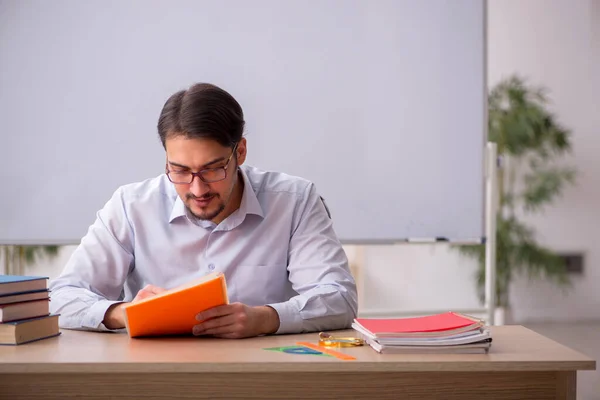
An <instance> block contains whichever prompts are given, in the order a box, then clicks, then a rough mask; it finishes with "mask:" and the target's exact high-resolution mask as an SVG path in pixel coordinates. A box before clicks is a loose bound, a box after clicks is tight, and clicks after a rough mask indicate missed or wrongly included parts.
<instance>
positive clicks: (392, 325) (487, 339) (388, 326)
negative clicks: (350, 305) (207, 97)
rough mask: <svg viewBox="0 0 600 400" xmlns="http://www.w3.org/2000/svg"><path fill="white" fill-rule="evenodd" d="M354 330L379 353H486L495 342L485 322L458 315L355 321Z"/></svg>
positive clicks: (449, 313) (447, 314)
mask: <svg viewBox="0 0 600 400" xmlns="http://www.w3.org/2000/svg"><path fill="white" fill-rule="evenodd" d="M352 328H354V330H356V331H357V332H358V333H360V334H361V336H362V337H363V338H364V339H365V341H366V342H367V343H368V344H369V345H370V346H371V347H372V348H373V349H374V350H375V351H377V352H379V353H405V354H411V353H413V354H417V353H423V354H426V353H433V354H444V353H457V354H465V353H487V352H488V350H489V349H490V346H491V342H492V337H491V334H490V330H489V329H488V327H486V326H485V324H484V323H483V321H481V320H479V319H476V318H473V317H470V316H468V315H464V314H460V313H455V312H447V313H442V314H436V315H428V316H424V317H414V318H396V319H368V318H356V319H355V320H354V323H353V324H352Z"/></svg>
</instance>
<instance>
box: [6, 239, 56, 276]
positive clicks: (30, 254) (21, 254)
mask: <svg viewBox="0 0 600 400" xmlns="http://www.w3.org/2000/svg"><path fill="white" fill-rule="evenodd" d="M58 250H59V246H20V245H6V246H0V255H1V256H0V259H2V261H3V262H4V265H3V269H4V271H3V274H5V275H24V274H25V267H26V266H28V265H32V264H34V263H35V262H36V261H39V260H41V259H43V258H49V259H53V258H54V257H56V256H57V255H58Z"/></svg>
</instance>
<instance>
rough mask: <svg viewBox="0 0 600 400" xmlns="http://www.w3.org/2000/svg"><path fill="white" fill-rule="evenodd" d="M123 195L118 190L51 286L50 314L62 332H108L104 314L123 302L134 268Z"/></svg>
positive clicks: (131, 239)
mask: <svg viewBox="0 0 600 400" xmlns="http://www.w3.org/2000/svg"><path fill="white" fill-rule="evenodd" d="M122 196H123V194H122V191H121V190H117V191H116V192H115V194H114V195H113V196H112V198H111V199H110V200H109V201H108V202H107V203H106V205H105V206H104V207H103V208H102V209H101V210H100V211H99V212H98V213H97V216H96V220H95V221H94V223H93V225H92V226H90V228H89V229H88V232H87V233H86V235H85V236H84V237H83V239H82V240H81V243H80V244H79V246H78V247H77V248H76V249H75V251H74V252H73V254H72V256H71V258H70V259H69V261H68V262H67V264H66V266H65V268H64V270H63V271H62V273H61V274H60V276H58V277H57V278H56V279H55V280H52V282H51V283H50V291H51V292H50V310H51V312H52V313H54V314H60V317H59V325H60V327H61V328H72V329H78V328H79V329H89V330H108V329H107V328H106V327H105V326H104V324H103V323H102V321H103V320H104V314H105V313H106V310H107V309H108V308H109V307H110V306H111V305H112V304H115V303H118V302H120V299H121V298H122V292H123V286H124V283H125V280H126V278H127V275H128V273H129V270H130V268H131V267H132V266H133V262H134V261H133V260H134V257H133V243H134V237H133V229H132V227H131V225H130V223H129V221H128V219H127V214H126V209H125V206H124V202H123V198H122Z"/></svg>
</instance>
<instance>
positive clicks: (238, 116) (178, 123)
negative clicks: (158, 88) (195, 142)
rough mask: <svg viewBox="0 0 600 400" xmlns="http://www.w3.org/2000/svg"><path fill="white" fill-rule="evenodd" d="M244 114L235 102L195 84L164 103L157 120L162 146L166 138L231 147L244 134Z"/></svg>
mask: <svg viewBox="0 0 600 400" xmlns="http://www.w3.org/2000/svg"><path fill="white" fill-rule="evenodd" d="M244 125H245V122H244V113H243V112H242V107H241V106H240V105H239V103H238V102H237V100H235V99H234V98H233V96H231V95H230V94H229V93H227V92H226V91H225V90H223V89H221V88H219V87H217V86H215V85H211V84H209V83H197V84H195V85H193V86H191V87H190V88H189V89H187V90H181V91H179V92H177V93H175V94H174V95H172V96H171V97H169V99H168V100H167V102H166V103H165V105H164V106H163V109H162V111H161V113H160V118H159V119H158V135H159V136H160V141H161V142H162V145H163V147H165V142H166V140H167V138H169V137H174V136H179V135H182V136H185V137H187V138H190V139H196V138H198V139H212V140H215V141H217V142H218V143H219V144H221V145H222V146H226V147H233V146H234V145H235V144H236V143H237V142H239V141H240V140H241V139H242V135H243V133H244Z"/></svg>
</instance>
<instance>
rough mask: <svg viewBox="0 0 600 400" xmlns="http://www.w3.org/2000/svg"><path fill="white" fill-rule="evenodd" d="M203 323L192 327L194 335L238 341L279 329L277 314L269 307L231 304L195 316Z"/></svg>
mask: <svg viewBox="0 0 600 400" xmlns="http://www.w3.org/2000/svg"><path fill="white" fill-rule="evenodd" d="M196 319H197V320H198V321H203V322H201V323H199V324H198V325H196V326H194V331H193V332H194V335H197V336H198V335H213V336H217V337H221V338H226V339H240V338H246V337H252V336H259V335H263V334H269V333H275V332H277V330H278V329H279V314H277V311H275V309H273V308H271V307H269V306H260V307H250V306H247V305H245V304H242V303H232V304H226V305H223V306H218V307H213V308H211V309H209V310H206V311H204V312H201V313H200V314H198V315H197V316H196Z"/></svg>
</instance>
